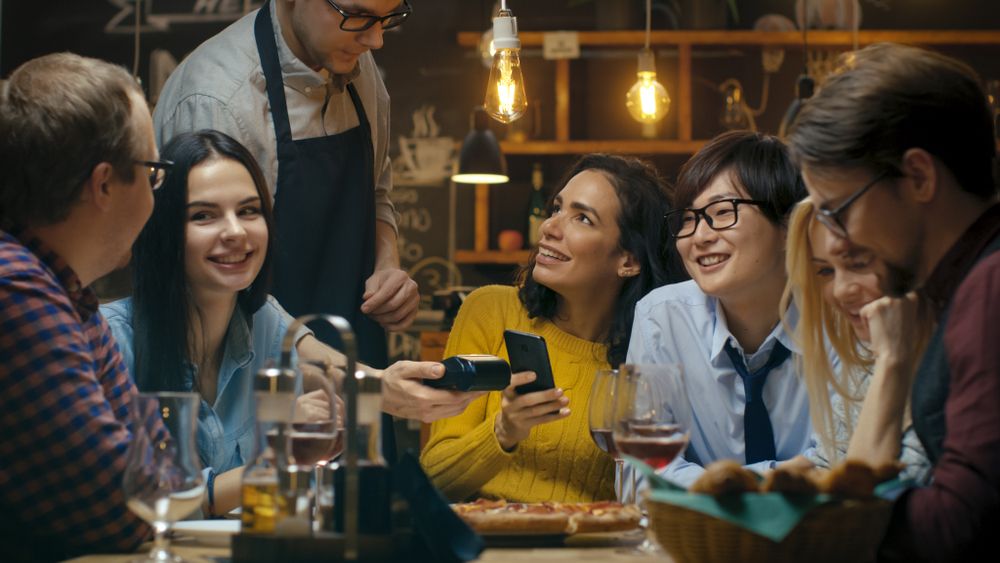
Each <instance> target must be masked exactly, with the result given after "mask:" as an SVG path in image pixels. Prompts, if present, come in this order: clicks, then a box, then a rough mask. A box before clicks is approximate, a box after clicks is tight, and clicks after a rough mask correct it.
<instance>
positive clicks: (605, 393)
mask: <svg viewBox="0 0 1000 563" xmlns="http://www.w3.org/2000/svg"><path fill="white" fill-rule="evenodd" d="M617 377H618V370H616V369H599V370H597V373H596V374H594V384H593V385H591V388H590V405H589V407H588V413H587V417H588V420H589V424H590V437H591V438H592V439H593V440H594V444H595V445H596V446H597V447H598V448H600V449H601V450H602V451H604V452H605V453H607V454H608V455H610V456H611V457H613V458H614V459H615V497H616V498H617V499H618V500H619V501H620V502H623V501H622V478H623V475H622V465H623V464H624V463H625V462H624V460H622V458H621V456H620V455H618V449H617V448H615V439H614V436H613V434H612V430H611V428H612V426H613V423H614V418H613V416H612V415H613V414H614V397H615V383H616V380H617Z"/></svg>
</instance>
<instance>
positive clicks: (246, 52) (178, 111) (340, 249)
mask: <svg viewBox="0 0 1000 563" xmlns="http://www.w3.org/2000/svg"><path fill="white" fill-rule="evenodd" d="M410 13H411V7H410V4H409V1H408V0H403V1H402V2H400V0H339V1H337V2H334V1H333V0H270V1H268V2H266V3H265V4H264V5H263V6H262V7H261V8H260V10H257V11H256V12H252V13H250V14H248V15H247V16H245V17H243V18H242V19H240V20H239V21H237V22H235V23H234V24H233V25H231V26H229V27H228V28H226V29H225V30H223V31H222V32H221V33H219V34H218V35H216V36H214V37H212V38H211V39H209V40H208V41H206V42H205V43H203V44H202V45H201V46H199V47H198V48H197V49H196V50H195V51H194V52H192V53H191V54H190V55H189V56H188V57H187V58H186V59H185V60H184V61H183V62H182V63H181V65H180V66H178V68H177V69H176V70H175V71H174V73H173V74H172V75H171V76H170V79H169V80H168V81H167V83H166V85H165V87H164V89H163V92H162V93H161V95H160V98H159V101H158V103H157V106H156V111H155V115H154V122H155V126H156V133H157V141H158V143H159V144H160V146H163V144H164V143H166V141H168V140H169V139H170V138H171V137H173V136H174V135H176V134H177V133H181V132H184V131H194V130H198V129H205V128H210V129H217V130H220V131H222V132H224V133H227V134H229V135H231V136H233V137H234V138H236V139H238V140H240V142H242V143H243V144H244V145H246V146H247V148H249V149H250V151H251V152H252V153H253V154H254V156H255V157H256V158H257V160H258V162H259V163H260V165H261V167H262V169H263V170H264V173H265V175H266V177H267V180H268V184H269V186H270V188H271V191H272V194H273V195H274V198H275V215H276V233H272V236H276V242H277V246H276V249H277V252H276V255H275V257H274V258H275V260H274V264H275V267H274V276H275V277H274V289H273V293H274V295H275V297H277V299H278V301H279V302H280V303H281V304H282V306H284V307H285V309H287V310H288V311H289V312H290V313H291V314H293V315H296V316H297V315H302V314H305V313H319V312H322V313H332V314H336V315H340V316H343V317H345V318H346V319H348V321H350V323H351V325H352V326H353V327H354V329H355V331H356V333H357V335H358V342H359V345H360V349H361V359H362V360H363V361H364V362H366V363H367V364H369V365H372V366H375V367H380V368H381V367H385V364H386V340H385V330H402V329H405V328H407V327H408V326H409V325H410V324H411V323H412V321H413V318H414V317H415V316H416V311H417V306H418V304H419V294H418V292H417V285H416V283H415V282H414V281H413V280H411V279H410V278H409V276H408V275H407V274H406V272H404V271H403V270H401V269H400V266H399V256H398V251H397V247H396V219H395V211H394V209H393V206H392V203H391V202H390V200H389V192H390V190H391V189H392V176H391V166H390V161H389V155H388V144H389V95H388V93H387V92H386V89H385V85H384V84H383V82H382V78H381V76H380V75H379V72H378V69H377V68H376V66H375V61H374V58H373V57H372V55H371V53H370V51H371V50H373V49H379V48H380V47H381V46H382V32H383V31H384V30H386V29H389V28H391V27H395V26H397V25H399V24H401V23H403V21H405V20H406V18H407V17H408V16H409V15H410Z"/></svg>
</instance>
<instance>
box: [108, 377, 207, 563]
mask: <svg viewBox="0 0 1000 563" xmlns="http://www.w3.org/2000/svg"><path fill="white" fill-rule="evenodd" d="M199 403H200V401H199V398H198V395H197V394H196V393H175V392H159V393H139V394H137V395H136V396H135V397H134V398H133V400H132V403H131V409H130V410H129V424H130V425H131V430H132V441H131V442H130V443H129V446H128V451H127V452H126V467H125V475H124V478H123V486H124V492H125V498H126V504H127V505H128V507H129V509H131V510H132V512H134V513H136V515H138V516H139V517H140V518H142V519H143V520H145V521H146V522H148V523H150V524H151V525H152V526H153V530H154V531H155V533H156V536H155V540H154V544H153V549H152V550H151V551H150V552H149V554H147V555H146V557H145V558H144V559H138V560H137V561H177V562H179V561H183V560H182V559H181V558H180V557H179V556H178V555H176V554H174V553H173V552H171V551H170V540H169V539H168V535H167V534H168V532H169V531H170V527H171V526H172V525H173V523H174V522H176V521H177V520H180V519H182V518H184V517H186V516H188V515H190V514H191V513H192V512H194V511H195V510H197V509H198V507H200V506H201V501H202V496H203V495H204V493H205V482H204V479H203V478H202V475H201V463H200V462H199V461H198V453H197V450H196V448H195V441H196V438H195V428H196V425H197V424H198V405H199Z"/></svg>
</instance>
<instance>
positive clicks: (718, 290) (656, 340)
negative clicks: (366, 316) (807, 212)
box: [624, 131, 812, 491]
mask: <svg viewBox="0 0 1000 563" xmlns="http://www.w3.org/2000/svg"><path fill="white" fill-rule="evenodd" d="M805 195H806V191H805V187H804V185H803V183H802V179H801V177H800V176H799V173H798V170H797V169H796V168H795V166H794V165H792V163H791V161H790V160H789V158H788V153H787V150H786V148H785V146H784V145H783V144H782V142H781V141H780V140H778V139H777V138H775V137H771V136H768V135H763V134H758V133H752V132H747V131H734V132H730V133H725V134H722V135H720V136H718V137H716V138H715V139H713V140H712V141H711V142H710V143H708V144H707V145H706V146H705V147H704V148H703V149H702V150H701V151H699V152H698V153H697V154H696V155H695V156H693V157H692V158H691V159H690V160H689V161H688V162H687V163H685V164H684V166H683V167H682V168H681V171H680V174H679V177H678V181H677V186H676V188H675V191H674V202H673V203H674V205H673V208H674V210H675V211H673V212H671V213H670V214H668V215H667V218H666V222H667V228H666V230H667V231H668V233H667V236H670V237H673V239H674V240H675V242H676V247H677V251H678V253H679V255H680V258H681V261H682V262H683V264H684V267H685V268H686V269H687V271H688V273H689V274H690V275H691V278H692V279H691V280H690V281H686V282H682V283H678V284H672V285H667V286H663V287H661V288H658V289H655V290H653V291H652V292H650V293H649V294H648V295H647V296H646V297H644V298H643V299H642V300H641V301H639V303H638V305H637V306H636V311H635V320H634V325H633V328H632V339H631V341H630V343H629V349H628V354H627V363H629V364H679V365H680V366H681V368H682V370H683V373H684V379H683V382H684V385H683V386H680V387H675V386H671V388H675V389H678V388H679V389H680V390H681V391H682V392H678V393H673V394H672V395H671V396H669V397H666V398H665V400H666V401H667V402H668V403H669V404H668V405H666V407H667V408H669V409H670V410H671V411H672V412H673V414H674V416H675V417H676V418H677V420H678V422H680V423H681V424H682V425H683V426H685V427H686V428H687V429H688V430H689V431H690V443H689V445H688V447H687V449H686V450H685V452H684V453H683V455H682V456H680V457H678V458H676V459H675V460H674V461H673V462H672V463H671V464H670V465H668V466H667V467H665V468H663V469H662V470H661V471H660V473H661V474H662V475H664V476H665V477H666V478H668V479H670V480H672V481H674V482H676V483H677V484H680V485H684V486H690V485H691V483H693V482H694V481H695V480H696V479H697V478H698V477H699V476H700V475H701V473H702V472H703V471H704V467H705V466H706V465H708V464H709V463H711V462H713V461H716V460H720V459H733V460H737V461H739V462H740V463H743V464H744V465H746V466H747V467H748V468H750V469H753V470H755V471H764V470H767V469H770V468H773V467H775V466H776V464H777V463H780V462H783V461H787V460H794V461H793V463H801V464H803V465H805V464H808V462H807V461H806V460H805V459H804V458H802V457H800V456H801V455H802V454H803V453H805V452H806V451H807V450H808V449H809V448H810V447H811V445H812V439H811V435H812V432H811V426H810V422H809V400H808V397H807V395H806V389H805V386H804V385H803V383H802V380H801V378H800V376H799V373H798V369H797V366H796V364H797V362H796V360H795V354H796V353H797V349H796V347H795V344H794V343H793V342H792V339H791V337H790V335H789V333H788V332H787V330H786V327H785V326H784V324H782V322H781V319H780V315H779V312H780V309H779V304H780V301H781V295H782V291H783V289H784V286H785V280H786V275H785V264H784V248H785V234H786V224H787V217H788V213H789V212H790V211H791V209H792V207H793V206H794V205H795V203H796V202H797V201H798V200H800V199H802V198H803V197H805ZM790 319H791V322H793V323H794V312H792V314H791V315H790ZM629 473H631V470H628V471H626V477H625V479H624V483H625V485H626V487H625V488H626V491H629V484H630V482H631V479H630V478H629V477H628V475H629Z"/></svg>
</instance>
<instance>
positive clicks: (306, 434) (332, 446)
mask: <svg viewBox="0 0 1000 563" xmlns="http://www.w3.org/2000/svg"><path fill="white" fill-rule="evenodd" d="M332 426H333V424H332V423H331V422H308V423H300V422H297V423H295V424H293V425H292V431H291V432H290V433H289V434H288V441H289V444H290V446H291V449H292V457H293V458H294V459H295V463H297V464H300V465H315V464H316V463H318V462H321V461H326V460H328V459H330V458H332V457H334V456H335V455H336V454H337V453H338V452H337V450H338V445H340V444H341V440H342V438H341V434H340V433H339V432H337V431H336V430H333V431H331V428H332ZM277 436H278V433H277V430H273V431H271V432H269V433H268V436H267V437H268V442H269V443H270V445H271V447H272V448H273V447H276V446H277V443H276V441H275V439H276V438H277Z"/></svg>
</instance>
